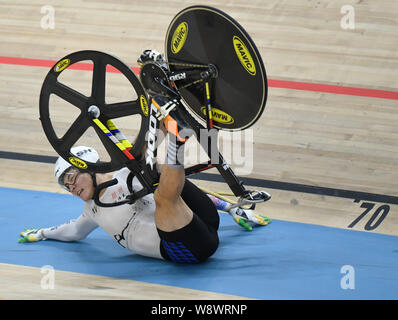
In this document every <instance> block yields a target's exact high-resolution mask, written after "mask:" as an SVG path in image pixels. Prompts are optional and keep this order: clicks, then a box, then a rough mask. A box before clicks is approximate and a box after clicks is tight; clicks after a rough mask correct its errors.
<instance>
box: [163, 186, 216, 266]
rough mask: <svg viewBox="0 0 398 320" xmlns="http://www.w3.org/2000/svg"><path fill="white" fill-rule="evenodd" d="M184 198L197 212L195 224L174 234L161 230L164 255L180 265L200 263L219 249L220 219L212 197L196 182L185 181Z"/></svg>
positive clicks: (191, 223) (193, 220) (194, 217)
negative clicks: (197, 185)
mask: <svg viewBox="0 0 398 320" xmlns="http://www.w3.org/2000/svg"><path fill="white" fill-rule="evenodd" d="M181 198H182V199H183V200H184V202H185V203H186V204H187V205H188V207H189V208H190V209H191V210H192V212H193V219H192V221H191V222H190V223H189V224H188V225H186V226H185V227H183V228H181V229H178V230H176V231H172V232H164V231H162V230H159V229H158V233H159V236H160V239H161V243H160V252H161V254H162V257H163V258H164V259H165V260H169V261H173V262H177V263H191V264H192V263H200V262H203V261H205V260H207V258H209V257H210V256H211V255H212V254H213V253H214V252H215V251H216V250H217V248H218V243H219V240H218V234H217V230H218V226H219V224H220V217H219V216H218V212H217V209H216V207H215V205H214V204H213V202H212V201H211V200H210V198H209V197H208V196H207V195H206V194H205V193H204V192H203V191H202V190H200V189H199V188H198V187H196V186H195V185H194V184H193V183H192V182H190V181H188V180H185V184H184V188H183V190H182V192H181Z"/></svg>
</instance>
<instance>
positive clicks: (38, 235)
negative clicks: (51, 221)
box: [18, 229, 45, 243]
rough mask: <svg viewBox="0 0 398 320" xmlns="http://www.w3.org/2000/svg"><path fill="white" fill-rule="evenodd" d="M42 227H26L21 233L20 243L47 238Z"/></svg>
mask: <svg viewBox="0 0 398 320" xmlns="http://www.w3.org/2000/svg"><path fill="white" fill-rule="evenodd" d="M41 230H42V229H26V230H25V231H22V232H21V233H20V236H21V238H20V239H19V240H18V242H19V243H24V242H36V241H40V240H45V238H44V237H43V234H42V232H41Z"/></svg>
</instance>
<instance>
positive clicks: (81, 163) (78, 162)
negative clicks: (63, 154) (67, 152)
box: [69, 157, 87, 169]
mask: <svg viewBox="0 0 398 320" xmlns="http://www.w3.org/2000/svg"><path fill="white" fill-rule="evenodd" d="M69 162H70V163H71V164H73V165H74V166H75V167H78V168H80V169H87V163H85V162H84V161H83V160H80V159H79V158H76V157H70V158H69Z"/></svg>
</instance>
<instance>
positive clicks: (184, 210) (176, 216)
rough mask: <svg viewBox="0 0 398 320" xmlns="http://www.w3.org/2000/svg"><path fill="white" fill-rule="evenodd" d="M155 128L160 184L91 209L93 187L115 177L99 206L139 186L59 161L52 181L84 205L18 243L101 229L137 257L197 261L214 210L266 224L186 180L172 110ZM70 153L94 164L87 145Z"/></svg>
mask: <svg viewBox="0 0 398 320" xmlns="http://www.w3.org/2000/svg"><path fill="white" fill-rule="evenodd" d="M166 103H170V100H168V99H167V98H165V97H163V96H154V97H153V98H152V105H153V106H155V107H156V108H158V109H159V108H160V107H161V106H163V105H165V104H166ZM175 103H179V102H175ZM161 125H162V126H163V128H164V129H165V130H166V131H167V134H168V150H167V156H166V161H165V163H164V164H163V165H161V166H159V170H160V180H159V185H158V187H157V189H156V190H155V192H154V193H152V194H148V195H146V196H144V197H142V198H140V199H138V200H136V201H135V202H134V203H132V204H127V203H126V204H123V205H120V206H116V207H101V206H97V205H96V204H95V201H94V200H93V196H94V192H95V189H96V187H97V186H98V185H100V184H102V183H104V182H106V181H110V180H112V179H114V178H116V179H117V180H118V183H117V184H115V185H112V186H110V187H107V188H106V189H102V190H101V192H100V194H99V197H100V200H101V202H104V203H110V202H116V201H120V200H123V199H125V198H126V197H127V195H129V194H130V193H131V192H137V191H139V190H140V189H142V185H141V184H140V182H139V181H138V179H137V178H136V177H134V178H133V179H132V180H129V179H128V175H129V174H130V170H129V169H128V168H122V169H120V170H118V171H116V172H114V173H104V174H98V173H97V174H95V173H89V172H87V171H84V170H80V169H78V168H76V167H74V166H72V165H71V164H70V163H68V162H66V161H65V160H64V159H63V158H61V157H60V158H58V160H57V162H56V164H55V170H54V173H55V177H56V179H57V181H58V183H59V184H60V185H61V186H62V187H63V188H64V189H66V190H68V191H69V192H71V193H72V194H73V195H75V196H77V197H79V198H81V199H82V200H83V201H84V210H83V213H82V214H81V215H80V216H79V217H78V218H77V219H75V220H71V221H69V222H67V223H65V224H62V225H60V226H56V227H51V228H44V229H28V230H26V231H24V232H21V237H22V238H21V239H20V242H35V241H40V240H45V239H54V240H59V241H77V240H81V239H84V238H85V237H87V235H88V234H89V233H90V232H92V231H93V230H94V229H96V228H97V227H101V228H103V229H104V230H105V232H106V233H107V234H109V235H110V236H111V237H112V238H114V239H115V240H116V241H117V242H118V243H119V244H120V245H121V246H123V247H125V248H128V249H130V250H132V251H133V252H135V253H137V254H140V255H143V256H148V257H153V258H159V259H164V260H168V261H173V262H177V263H200V262H203V261H205V260H206V259H208V258H209V257H210V256H211V255H212V254H214V253H215V251H216V250H217V248H218V243H219V239H218V233H217V231H218V227H219V215H218V211H217V210H220V211H226V212H228V213H229V214H230V215H231V216H232V217H233V218H234V220H235V221H236V222H237V223H239V224H240V225H243V226H246V227H247V226H249V224H248V222H252V223H255V224H261V225H267V224H268V223H269V221H270V220H269V219H267V218H265V217H261V216H259V215H256V214H254V212H253V211H252V210H246V209H242V208H239V207H234V208H232V209H230V207H231V205H230V204H229V203H227V202H226V201H224V200H222V199H219V198H217V197H215V196H212V195H206V194H205V193H204V192H203V191H202V190H200V189H199V188H198V187H196V186H195V185H194V184H193V183H192V182H190V181H189V180H187V179H186V178H185V170H184V157H183V154H184V146H185V142H186V141H187V140H188V139H189V137H188V136H182V132H187V131H184V129H186V128H187V125H186V124H185V123H184V122H183V121H182V120H181V118H180V117H179V114H178V112H177V110H174V111H172V112H170V114H169V117H168V121H167V123H164V121H162V122H161ZM71 152H72V153H73V154H75V155H76V156H78V157H79V158H81V159H82V160H85V161H89V162H97V161H98V160H99V155H98V153H97V152H96V151H95V150H94V149H93V148H90V147H84V146H79V147H74V148H72V149H71ZM128 181H130V182H131V184H130V186H128ZM242 222H243V223H242Z"/></svg>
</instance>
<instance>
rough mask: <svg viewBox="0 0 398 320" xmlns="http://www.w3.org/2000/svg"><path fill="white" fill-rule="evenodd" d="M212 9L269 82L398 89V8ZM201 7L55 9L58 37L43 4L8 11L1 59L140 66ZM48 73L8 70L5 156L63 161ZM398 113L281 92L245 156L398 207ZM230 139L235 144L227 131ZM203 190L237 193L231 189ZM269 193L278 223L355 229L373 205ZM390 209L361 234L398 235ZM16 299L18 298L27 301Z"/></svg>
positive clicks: (32, 177) (0, 168) (35, 166)
mask: <svg viewBox="0 0 398 320" xmlns="http://www.w3.org/2000/svg"><path fill="white" fill-rule="evenodd" d="M201 3H202V4H207V5H210V6H214V7H217V8H219V9H221V10H223V11H225V12H227V13H228V14H229V15H231V16H232V17H233V18H235V19H236V20H237V21H239V23H240V24H241V25H242V26H244V28H245V29H246V30H247V31H248V33H249V34H250V35H251V37H252V38H253V40H254V42H255V43H256V45H257V46H258V48H259V51H260V53H261V55H262V58H263V60H264V63H265V66H266V69H267V75H268V77H269V79H272V80H285V81H296V82H298V83H300V82H306V83H314V84H330V85H338V86H347V87H355V88H364V89H378V90H385V91H392V92H397V91H398V79H397V77H396V71H397V67H398V51H397V48H398V47H397V43H398V24H397V15H398V2H397V1H395V0H379V1H353V0H349V1H346V0H344V1H340V0H339V1H324V0H309V1H304V0H291V1H280V0H271V1H261V0H257V1H256V0H253V1H250V3H247V2H246V1H228V2H226V1H221V0H218V1H208V0H203V1H201ZM193 4H196V2H195V1H167V3H166V2H165V1H160V0H158V1H155V0H151V1H123V0H119V1H113V2H112V3H110V2H108V1H84V0H73V1H67V2H65V1H49V5H50V6H52V7H53V8H54V9H55V28H54V29H43V28H42V27H41V21H42V18H43V16H44V15H45V14H44V13H41V11H40V10H41V8H42V6H43V5H42V4H39V3H32V2H31V1H27V0H20V1H18V2H15V1H1V2H0V37H1V43H0V56H3V57H22V58H34V59H43V60H54V61H56V60H58V59H60V58H61V57H63V56H65V55H67V54H69V53H71V52H74V51H78V50H82V49H92V50H99V51H104V52H106V53H109V54H112V55H115V56H117V57H119V58H120V59H121V60H122V61H124V62H125V63H126V64H128V65H130V66H137V65H136V59H137V57H138V56H139V54H140V53H141V52H142V51H143V50H144V49H148V48H153V49H157V50H158V51H161V52H163V51H164V37H165V33H166V30H167V27H168V24H169V23H170V21H171V19H172V18H173V17H174V15H175V14H176V13H178V12H179V11H180V10H181V9H183V8H185V7H187V6H189V5H193ZM344 5H350V6H352V8H353V9H354V10H355V29H353V30H351V29H347V30H345V29H342V27H341V24H340V22H341V19H342V18H343V16H344V14H342V13H341V11H340V10H341V8H342V7H343V6H344ZM48 70H49V68H45V67H39V66H27V65H12V64H6V63H3V64H0V117H1V119H2V124H1V125H0V151H4V152H14V153H25V154H32V155H42V156H56V154H55V152H54V150H53V149H52V147H51V146H50V144H49V143H48V141H47V139H46V137H45V135H44V133H43V130H42V127H41V123H40V121H39V94H40V89H41V85H42V81H43V80H44V78H45V76H46V74H47V72H48ZM89 79H90V75H89V72H88V71H76V72H75V73H74V75H73V76H72V77H71V79H70V81H71V82H74V83H76V86H78V87H79V86H85V85H86V82H85V81H89ZM110 90H112V91H111V92H110V93H109V98H112V99H116V100H117V99H124V98H125V97H126V95H127V94H128V86H127V85H126V84H125V82H123V80H122V79H117V77H115V79H114V85H112V86H111V88H110ZM62 108H67V107H62ZM62 108H61V109H60V110H59V112H60V113H59V114H58V117H59V124H60V126H62V125H64V126H66V125H67V121H66V120H63V118H62V115H63V114H65V113H66V114H68V109H62ZM397 110H398V109H397V100H394V99H381V98H370V97H366V96H352V95H340V94H330V93H323V92H317V91H316V90H314V91H308V90H293V89H285V88H276V87H270V90H269V97H268V102H267V107H266V110H265V112H264V114H263V116H262V118H261V119H260V120H259V121H258V122H257V123H256V124H255V125H254V126H253V127H252V128H250V129H249V130H251V131H250V134H251V135H252V137H253V142H254V144H253V146H252V148H251V149H250V148H249V150H248V151H247V154H246V155H244V156H246V157H248V158H251V159H252V160H253V163H252V165H251V166H249V167H251V169H250V170H249V172H244V174H243V178H244V177H248V178H256V179H263V180H271V181H277V182H282V183H295V184H300V185H310V186H316V187H325V188H334V189H338V190H340V189H344V190H350V191H354V192H355V191H358V192H367V193H372V194H377V195H389V196H393V197H397V196H398V169H397V168H398V166H397V164H398V160H397V159H398V157H397V156H398V142H397V141H398V139H397V138H398V129H397V128H398V127H397V125H396V123H397V120H398V111H397ZM121 128H122V129H124V130H126V132H127V134H129V135H130V136H134V134H135V133H136V132H137V129H136V127H134V125H131V123H130V122H128V121H125V122H122V126H121ZM221 138H222V139H226V140H228V139H231V136H230V135H228V134H227V133H221ZM226 158H227V160H228V161H229V162H230V163H231V165H232V167H234V166H235V167H237V168H238V171H239V167H240V166H241V167H242V163H239V161H240V160H241V157H237V156H235V155H234V154H233V153H230V154H227V155H226ZM193 160H194V159H193ZM246 164H247V163H246ZM52 170H53V167H52V165H51V164H48V163H40V162H32V161H21V160H11V159H4V158H3V159H0V186H3V187H13V188H21V189H32V190H42V191H50V192H54V191H55V192H63V191H62V190H61V189H59V188H58V187H57V185H56V183H55V181H54V180H53V178H52ZM212 172H213V173H214V171H212ZM197 183H198V184H199V185H202V186H206V187H210V188H211V189H213V190H223V191H228V188H227V186H226V185H225V184H222V183H217V182H211V183H209V182H208V181H201V180H197ZM267 190H268V191H270V192H271V193H272V194H273V198H272V200H271V201H270V202H269V203H267V204H265V205H263V206H259V209H258V210H259V212H262V213H264V214H266V215H267V216H270V217H271V218H274V219H284V220H290V221H297V222H305V223H314V224H320V225H328V226H332V227H339V228H348V226H349V225H350V224H351V223H352V222H353V221H354V220H355V219H356V218H357V217H358V216H359V215H360V214H361V213H362V211H363V208H361V207H360V205H361V203H363V201H367V200H366V199H359V200H361V201H362V202H354V200H355V199H347V198H342V197H330V196H325V195H319V194H310V193H303V192H297V191H291V190H287V189H284V190H282V189H281V190H277V189H275V190H269V189H267ZM382 204H383V203H376V205H382ZM388 205H389V206H390V212H389V214H388V216H387V217H386V219H385V221H383V223H382V224H381V225H380V226H379V227H378V228H376V229H374V230H365V224H366V222H367V219H363V220H361V221H360V222H359V223H357V224H356V225H355V226H354V227H352V228H353V229H355V230H361V231H367V232H381V233H386V234H391V235H398V221H397V207H396V204H388ZM10 270H12V268H11V269H10V268H7V267H5V269H4V268H3V271H2V272H1V274H7V276H9V275H10V272H11V271H10ZM15 270H16V269H15ZM4 272H5V273H4ZM65 292H68V293H65V298H70V297H73V295H74V291H73V290H66V291H65ZM20 294H21V297H22V298H23V297H25V296H22V292H21V293H20ZM0 295H3V294H0ZM165 296H168V293H167V291H166V293H165ZM14 297H16V298H18V293H16V295H15V296H14ZM59 297H61V298H62V296H59ZM119 297H120V296H119ZM170 297H171V298H174V297H176V296H175V295H170ZM209 297H212V296H211V295H210V296H209ZM121 298H123V297H121Z"/></svg>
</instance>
